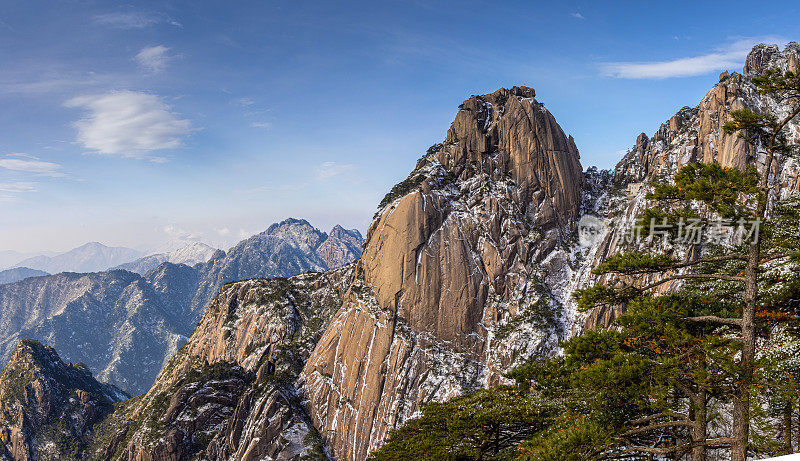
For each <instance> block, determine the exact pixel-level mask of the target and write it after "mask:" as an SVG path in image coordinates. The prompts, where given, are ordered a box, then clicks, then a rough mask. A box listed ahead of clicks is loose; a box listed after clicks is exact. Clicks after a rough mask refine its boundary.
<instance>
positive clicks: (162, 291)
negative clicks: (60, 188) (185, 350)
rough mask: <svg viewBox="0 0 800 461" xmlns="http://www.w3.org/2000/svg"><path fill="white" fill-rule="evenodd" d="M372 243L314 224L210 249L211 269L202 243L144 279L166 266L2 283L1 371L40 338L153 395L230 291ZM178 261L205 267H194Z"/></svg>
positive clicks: (314, 266)
mask: <svg viewBox="0 0 800 461" xmlns="http://www.w3.org/2000/svg"><path fill="white" fill-rule="evenodd" d="M362 245H363V237H362V236H361V234H360V233H359V232H358V231H356V230H345V229H343V228H342V227H341V226H336V227H334V228H333V229H332V230H331V232H330V233H327V234H326V233H325V232H322V231H320V230H318V229H315V228H314V227H313V226H311V225H310V224H309V223H308V222H307V221H305V220H299V219H288V220H285V221H283V222H281V223H277V224H274V225H272V226H270V227H269V229H267V230H266V231H265V232H263V233H261V234H258V235H255V236H253V237H250V238H249V239H247V240H244V241H242V242H240V243H239V244H237V245H236V246H235V247H233V248H232V249H231V250H230V251H228V252H227V253H226V252H223V251H221V250H213V249H210V250H211V251H213V253H212V254H211V257H210V258H207V261H205V262H203V261H202V259H205V255H206V254H207V253H208V252H209V248H208V247H205V246H204V245H203V246H200V245H195V246H192V247H190V248H187V249H186V251H183V250H179V251H177V252H173V253H169V254H167V255H163V256H164V257H165V258H166V260H165V261H164V262H161V263H160V264H157V265H156V267H154V268H151V269H150V270H147V271H145V272H144V273H143V274H139V273H137V272H138V271H142V270H144V269H145V268H146V267H147V266H148V265H152V264H153V261H154V260H158V258H150V257H145V258H141V259H139V260H136V261H133V262H131V263H130V264H126V265H125V266H123V267H128V269H129V270H123V269H115V270H109V271H105V272H95V273H85V274H79V273H59V274H56V275H49V276H44V277H36V278H26V279H24V280H20V281H17V282H14V283H8V284H5V285H0V306H2V309H0V364H3V363H5V362H6V360H8V358H9V356H10V355H11V352H12V351H13V349H14V346H15V345H16V344H17V342H18V341H19V340H21V339H26V338H30V339H35V340H37V341H41V342H43V343H45V344H48V345H51V346H54V347H56V349H57V350H58V351H59V354H60V355H61V356H62V357H64V359H65V360H69V361H80V362H84V363H86V364H87V365H88V366H89V368H90V369H91V370H92V371H93V372H94V373H95V374H96V375H97V376H98V378H99V379H100V380H101V381H104V382H108V383H111V384H114V385H116V386H118V387H120V388H122V389H124V390H125V391H126V392H128V393H130V394H131V395H136V394H139V393H142V392H144V391H146V390H147V389H148V388H149V387H150V385H151V384H152V383H153V380H154V379H155V377H156V374H157V373H158V372H159V370H160V369H161V368H162V365H163V364H164V363H165V360H166V359H167V358H169V357H170V356H171V355H172V354H173V353H175V351H176V350H177V349H178V348H179V347H180V346H181V345H182V344H183V343H184V342H185V340H186V338H187V337H188V336H189V335H190V334H191V333H192V331H193V330H194V328H195V326H196V324H197V322H198V321H199V320H200V318H201V317H202V315H203V313H204V312H205V310H206V306H207V304H208V303H209V301H210V300H211V299H212V298H213V297H214V296H215V295H216V294H217V292H218V291H219V288H220V286H222V285H223V284H226V283H229V282H233V281H238V280H245V279H251V278H257V277H289V276H293V275H297V274H300V273H303V272H306V271H324V270H328V269H330V268H335V267H339V266H341V265H343V264H346V263H348V262H350V261H352V260H354V259H356V258H358V256H359V255H360V253H361V246H362ZM82 248H83V247H82ZM106 248H107V247H106ZM100 252H101V253H102V250H101V251H100ZM160 257H161V255H159V258H160ZM172 258H176V259H180V260H182V261H186V262H194V261H198V260H199V261H200V262H196V263H195V264H194V267H191V266H189V265H186V264H175V263H173V262H170V261H169V260H171V259H172ZM62 260H63V259H62ZM29 270H30V269H29ZM19 272H22V271H19Z"/></svg>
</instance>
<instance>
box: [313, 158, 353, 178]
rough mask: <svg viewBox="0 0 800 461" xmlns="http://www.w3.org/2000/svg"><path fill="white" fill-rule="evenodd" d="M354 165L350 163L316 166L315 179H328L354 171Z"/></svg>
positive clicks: (329, 163)
mask: <svg viewBox="0 0 800 461" xmlns="http://www.w3.org/2000/svg"><path fill="white" fill-rule="evenodd" d="M355 168H356V167H355V165H352V164H350V163H337V162H325V163H322V164H321V165H319V166H317V168H316V172H317V179H328V178H332V177H334V176H339V175H342V174H345V173H349V172H351V171H353V170H355Z"/></svg>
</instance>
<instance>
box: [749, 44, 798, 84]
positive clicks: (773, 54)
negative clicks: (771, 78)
mask: <svg viewBox="0 0 800 461" xmlns="http://www.w3.org/2000/svg"><path fill="white" fill-rule="evenodd" d="M771 67H777V68H779V69H783V70H789V71H792V72H797V71H798V68H800V44H798V43H797V42H789V43H787V44H786V46H785V47H784V49H783V51H781V49H780V47H779V46H778V45H768V44H765V43H760V44H758V45H756V46H755V47H753V49H752V50H751V51H750V53H749V54H748V55H747V59H746V60H745V63H744V69H743V72H744V74H745V75H747V76H756V75H759V74H761V73H763V72H764V71H765V70H767V69H769V68H771Z"/></svg>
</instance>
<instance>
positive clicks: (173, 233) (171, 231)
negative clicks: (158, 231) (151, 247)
mask: <svg viewBox="0 0 800 461" xmlns="http://www.w3.org/2000/svg"><path fill="white" fill-rule="evenodd" d="M163 231H164V233H166V234H167V235H169V236H170V237H172V238H174V239H178V240H197V239H199V238H200V237H201V235H200V234H197V233H194V232H190V231H187V230H185V229H181V228H180V227H177V226H175V225H174V224H168V225H166V226H164V228H163Z"/></svg>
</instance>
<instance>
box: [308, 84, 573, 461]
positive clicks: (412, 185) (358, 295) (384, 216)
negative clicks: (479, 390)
mask: <svg viewBox="0 0 800 461" xmlns="http://www.w3.org/2000/svg"><path fill="white" fill-rule="evenodd" d="M582 181H583V174H582V171H581V166H580V162H579V160H578V150H577V148H576V147H575V143H574V141H573V140H572V138H571V137H567V136H566V135H565V134H564V133H563V131H562V130H561V128H560V127H559V126H558V124H557V123H556V121H555V119H554V118H553V116H552V115H551V114H550V113H549V112H548V111H547V110H546V109H545V108H544V106H542V105H541V104H539V103H538V102H537V101H536V100H535V99H534V91H533V90H532V89H530V88H524V87H523V88H516V87H515V88H512V89H511V90H506V89H501V90H498V91H496V92H494V93H492V94H488V95H484V96H474V97H472V98H470V99H468V100H467V101H465V102H464V103H463V104H462V105H461V106H460V110H459V112H458V114H457V115H456V118H455V121H454V122H453V124H452V126H451V127H450V130H449V131H448V133H447V139H446V140H445V142H444V143H443V144H441V145H436V146H433V147H432V148H431V150H429V152H428V154H427V155H426V156H425V157H424V158H423V159H421V160H420V161H419V163H418V164H417V167H416V169H415V170H414V172H412V173H411V175H410V176H409V179H408V180H406V181H405V182H404V183H401V184H400V185H398V186H397V187H396V188H395V190H394V191H393V193H391V194H390V196H388V197H387V199H386V200H384V203H386V206H385V207H383V209H382V210H381V211H380V212H379V214H378V216H377V217H376V219H375V221H374V222H373V224H372V226H371V227H370V229H369V232H368V235H367V243H366V245H365V248H364V253H363V255H362V260H361V261H360V263H359V264H360V268H361V269H362V270H363V286H362V285H360V284H358V283H357V284H354V286H353V287H351V290H350V292H349V294H348V296H347V297H346V298H345V303H344V306H343V307H342V309H341V310H340V311H339V313H338V314H337V316H336V318H335V319H334V321H333V322H332V324H331V326H330V327H329V329H328V330H327V331H326V333H325V335H324V336H323V337H322V339H321V340H320V342H319V344H318V345H317V347H316V348H315V350H314V353H313V354H312V355H311V357H310V359H309V361H308V363H307V365H306V368H305V370H304V377H305V379H306V387H305V391H306V393H307V397H308V400H309V402H308V405H307V408H308V410H309V412H310V414H311V415H312V417H313V418H314V421H315V423H316V424H317V427H318V429H320V431H321V432H322V433H323V434H325V437H326V441H327V442H328V444H329V448H331V449H332V451H333V453H334V455H335V457H336V458H337V459H342V460H361V459H364V458H365V457H366V456H367V454H368V453H369V452H370V451H372V450H374V449H375V448H376V447H377V446H379V444H380V443H381V441H382V440H383V439H384V438H385V437H386V435H387V432H388V431H389V430H390V429H392V428H393V427H396V426H397V425H399V424H400V423H402V422H403V421H404V420H405V419H406V418H408V417H409V416H410V415H412V414H413V413H414V412H415V411H417V410H418V409H419V406H420V404H421V403H423V402H426V401H428V400H431V399H435V400H441V399H445V398H447V397H449V396H452V395H455V394H456V393H459V392H462V391H464V390H468V389H470V388H473V387H477V386H483V385H488V384H492V383H497V382H498V380H499V373H500V372H501V371H504V370H505V369H506V367H508V366H509V365H510V364H512V363H514V361H515V360H518V359H520V358H521V357H525V358H527V357H528V356H529V354H530V353H532V352H533V350H539V351H546V350H548V348H549V347H550V346H551V345H552V342H553V341H554V338H556V337H557V336H558V335H559V332H558V329H559V325H558V322H557V321H556V322H548V321H547V320H546V319H545V320H543V321H542V322H541V323H540V324H539V325H537V326H535V327H532V328H530V329H529V330H528V331H527V335H528V336H525V340H524V341H523V340H522V337H523V336H522V335H520V332H521V331H522V330H524V328H521V329H520V331H515V332H514V333H513V334H512V335H510V336H509V337H502V335H501V334H500V333H501V331H500V328H501V327H503V326H509V325H510V324H511V323H512V322H514V321H520V320H521V319H523V318H524V317H526V316H531V317H533V316H536V315H538V314H539V312H534V311H536V310H537V309H538V308H540V307H543V306H542V305H541V304H547V307H546V308H545V309H543V310H545V311H547V312H545V313H544V315H545V316H546V315H547V314H548V313H556V312H557V311H558V303H557V302H556V301H555V300H554V297H553V296H551V295H550V294H549V293H548V287H547V284H546V283H544V282H543V279H544V278H545V277H546V276H547V272H548V271H547V269H546V268H545V266H546V264H545V263H544V261H545V259H547V258H548V257H549V256H550V255H551V254H552V253H553V251H554V250H555V249H556V247H557V246H558V245H559V243H560V242H561V241H563V240H564V238H565V237H566V236H567V235H568V234H569V232H570V231H571V230H572V229H573V226H574V223H575V222H576V221H577V217H578V214H579V211H580V201H581V191H582ZM359 283H361V282H359ZM529 326H531V325H529ZM515 335H517V336H515ZM522 342H525V343H526V344H525V345H524V346H523V345H522V344H521V343H522Z"/></svg>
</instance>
